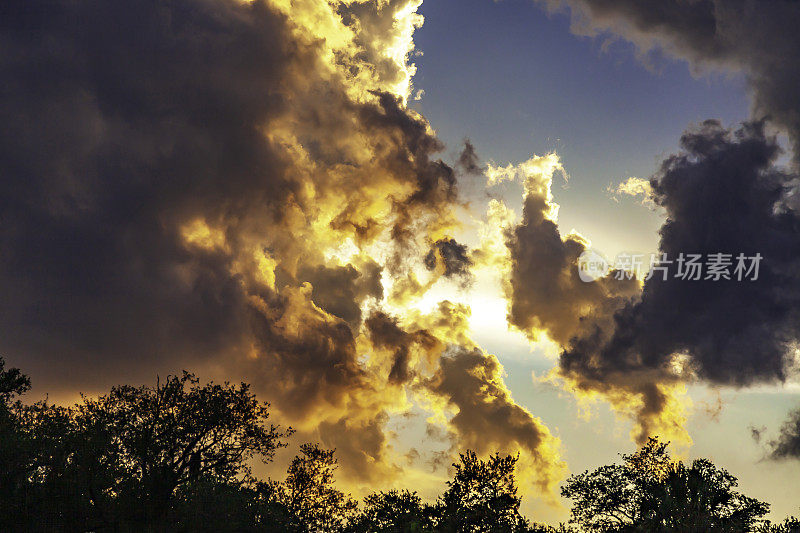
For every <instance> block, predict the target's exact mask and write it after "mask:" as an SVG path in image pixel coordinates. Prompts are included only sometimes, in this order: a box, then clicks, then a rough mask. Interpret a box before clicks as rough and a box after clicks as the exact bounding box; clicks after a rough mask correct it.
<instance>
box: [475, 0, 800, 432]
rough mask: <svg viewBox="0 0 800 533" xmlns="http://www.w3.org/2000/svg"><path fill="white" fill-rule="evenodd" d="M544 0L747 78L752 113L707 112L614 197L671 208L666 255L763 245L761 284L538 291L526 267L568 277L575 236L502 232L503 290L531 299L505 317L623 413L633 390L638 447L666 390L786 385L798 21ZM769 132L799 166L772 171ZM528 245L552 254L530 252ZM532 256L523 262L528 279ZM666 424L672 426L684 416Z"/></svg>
mask: <svg viewBox="0 0 800 533" xmlns="http://www.w3.org/2000/svg"><path fill="white" fill-rule="evenodd" d="M543 3H545V4H546V5H547V6H548V7H549V8H551V9H560V8H565V7H566V8H568V9H569V10H570V12H571V15H572V21H573V25H572V28H573V31H574V32H576V33H578V34H582V35H591V36H597V35H600V36H605V37H608V36H611V37H617V38H623V39H626V40H628V41H630V42H632V43H634V44H635V45H636V46H637V49H638V51H639V53H640V55H641V57H643V58H644V59H645V60H647V59H648V57H647V54H657V53H666V54H667V55H670V56H672V57H676V58H680V59H684V60H686V61H688V62H689V64H690V66H691V67H692V68H693V70H694V71H695V72H697V73H702V72H704V71H708V70H710V69H726V70H732V71H736V72H741V73H743V75H744V76H745V78H746V80H747V82H748V84H749V87H750V89H751V96H752V112H753V116H754V117H756V119H754V120H752V121H751V122H748V123H746V124H744V125H742V127H741V128H739V129H737V130H735V131H731V130H729V129H726V128H724V127H723V126H722V125H721V124H720V123H719V122H717V121H715V120H708V121H705V122H703V123H702V124H699V125H697V126H695V127H692V128H690V129H689V130H687V132H686V133H684V135H683V136H682V137H681V141H680V144H681V152H680V153H678V154H675V155H673V156H670V157H668V158H667V159H666V160H665V161H664V162H663V163H662V164H661V166H660V168H659V169H658V171H657V172H656V174H655V175H654V176H653V178H652V179H651V180H650V182H649V184H648V185H649V186H648V187H643V185H644V183H642V182H641V181H636V182H631V181H629V182H627V183H626V184H625V185H626V186H625V187H624V188H623V189H624V190H620V192H632V191H631V190H630V187H629V186H630V185H635V186H636V192H646V193H648V196H649V197H650V199H651V200H652V201H654V202H655V203H656V204H657V205H659V206H661V207H663V208H664V209H665V211H666V215H667V221H666V223H665V224H664V226H663V227H662V228H661V231H660V236H661V240H660V245H659V248H660V251H661V252H662V253H665V254H667V257H668V259H670V260H673V261H674V260H675V259H677V258H678V256H679V254H681V253H684V254H688V253H700V254H710V253H727V254H731V255H732V256H733V257H734V258H735V257H737V256H738V254H744V255H746V256H754V255H755V254H757V253H760V254H761V255H762V256H763V259H762V263H761V265H762V267H761V272H760V276H759V279H758V280H757V281H755V282H749V283H741V282H736V281H726V280H723V281H722V282H712V281H710V280H709V281H705V280H700V281H696V282H686V281H683V280H676V279H674V278H672V279H667V280H662V279H661V278H660V277H658V276H654V277H652V278H650V279H649V280H647V281H646V282H645V284H644V287H643V290H642V292H641V294H640V295H637V294H628V295H627V296H626V298H627V301H625V300H619V299H618V298H616V297H615V296H613V295H612V296H611V298H609V297H608V295H603V294H602V291H601V290H600V289H601V288H603V287H604V286H605V285H606V283H607V281H606V279H601V280H598V281H597V282H594V283H592V285H597V287H595V288H594V289H588V288H582V289H579V290H578V292H577V293H575V292H574V291H569V290H567V291H564V290H561V289H562V288H564V287H569V286H570V285H569V284H566V285H565V284H564V282H563V281H561V283H560V284H554V285H546V284H544V283H540V285H537V284H536V281H535V280H533V278H534V277H535V275H534V272H536V271H537V270H538V269H539V268H544V267H540V266H539V264H542V265H545V266H546V265H556V266H554V267H553V269H552V270H553V271H552V272H550V277H549V279H553V280H556V279H557V280H563V279H565V278H564V276H563V275H562V276H560V277H559V276H558V274H557V273H559V272H566V271H567V268H568V267H567V265H569V264H570V263H571V264H572V267H571V268H572V269H573V271H574V268H575V267H574V260H575V257H576V256H577V255H578V254H579V253H581V251H582V249H583V244H582V243H580V242H576V241H575V240H574V239H570V238H569V237H567V238H565V239H563V240H562V239H561V238H560V237H558V238H555V237H553V236H552V234H553V231H549V232H548V234H549V235H550V238H549V240H548V241H547V242H549V243H550V245H549V248H548V246H546V245H545V246H542V245H539V246H537V245H535V244H533V243H535V242H537V240H539V241H541V239H542V236H541V234H540V233H539V232H532V231H531V225H530V224H529V223H528V224H525V223H523V225H522V226H520V227H519V228H518V229H517V230H516V231H515V236H514V238H512V239H511V240H510V241H509V248H510V250H511V252H512V260H513V261H514V264H515V265H516V266H515V270H514V272H515V277H513V278H512V281H511V283H512V286H514V284H516V285H518V286H520V287H523V286H530V287H532V290H531V291H530V293H529V294H527V295H525V294H524V291H522V290H521V289H520V290H514V291H512V292H511V304H510V305H511V308H510V309H511V312H510V320H511V321H512V323H514V324H515V325H517V326H518V327H520V328H521V329H523V330H526V331H531V330H532V331H536V330H537V329H541V330H545V331H547V332H548V334H549V335H550V336H551V337H552V338H554V339H555V340H557V341H558V342H559V343H560V344H561V346H562V347H563V349H564V351H563V353H562V355H561V358H560V368H559V371H558V374H559V377H560V378H561V379H564V380H565V382H566V384H567V386H568V387H569V388H571V389H573V390H578V391H579V392H581V393H588V394H600V395H602V396H605V397H606V398H608V399H609V400H610V401H611V402H612V404H614V405H615V406H616V407H617V408H619V409H621V410H623V411H625V408H624V406H625V405H626V404H629V400H630V399H631V398H638V400H637V402H636V404H637V405H638V407H637V408H636V409H634V411H635V413H636V415H635V416H636V418H637V420H638V421H639V422H638V423H639V426H640V430H641V431H639V432H638V435H635V437H636V438H637V440H641V439H642V438H643V437H644V436H646V434H647V433H648V432H652V431H654V430H655V429H657V427H655V428H654V427H652V424H651V423H648V417H649V418H651V419H652V418H653V417H655V418H656V419H659V418H663V416H664V414H665V413H669V412H670V410H673V409H674V407H675V405H676V404H675V402H674V394H668V393H667V391H669V390H673V388H674V387H676V386H679V384H680V383H681V382H683V381H685V380H687V379H690V378H691V379H694V378H700V379H703V380H705V381H708V382H711V383H715V384H723V385H732V386H748V385H751V384H754V383H770V382H781V381H784V380H785V379H786V378H787V376H788V375H789V373H790V372H791V371H792V368H793V367H794V365H795V364H796V362H795V357H796V356H795V348H796V346H797V342H798V334H799V333H800V330H798V326H797V324H798V320H797V318H798V317H797V311H796V309H797V305H798V303H799V302H798V300H797V293H798V287H800V283H799V282H800V280H798V279H797V274H796V273H797V271H798V270H797V267H798V265H797V261H796V257H798V255H797V254H798V244H800V238H798V229H800V226H799V224H798V223H800V219H798V216H797V213H796V207H797V201H796V190H797V185H798V183H799V180H798V176H797V174H796V169H797V162H798V157H800V150H798V147H799V146H800V106H798V102H797V97H796V94H797V87H798V81H800V67H798V65H800V61H797V60H793V58H795V59H796V58H797V54H798V50H800V41H798V39H799V37H798V34H797V32H795V31H793V30H792V29H791V28H792V27H794V26H795V25H796V24H797V23H798V21H800V4H798V3H797V2H791V1H783V0H777V1H775V2H754V1H750V0H734V1H730V2H728V1H724V2H723V1H721V0H698V1H695V2H683V1H679V0H670V1H665V2H657V3H656V2H636V1H629V0H547V1H545V2H543ZM765 116H766V117H767V118H766V119H762V118H761V117H765ZM769 128H773V129H772V130H769ZM775 129H778V130H781V131H783V132H785V133H786V134H787V135H788V137H789V139H790V141H791V142H792V144H793V154H792V155H793V156H794V160H793V163H792V168H782V167H780V166H779V165H778V164H777V160H778V157H779V155H780V148H779V146H778V143H777V142H776V139H775V137H774V136H773V135H771V134H770V133H768V131H775ZM506 174H507V173H505V172H503V173H500V174H499V176H501V177H502V176H504V175H506ZM490 177H491V176H490ZM648 188H649V189H650V191H647V190H646V189H648ZM544 209H547V207H546V206H545V207H544V208H538V209H536V210H535V211H542V212H543V211H544ZM533 227H536V225H535V224H534V225H533ZM525 233H527V234H525ZM534 249H539V250H548V249H549V250H550V251H549V252H544V251H540V252H531V251H530V250H534ZM525 265H531V268H530V269H529V271H528V272H526V271H525ZM672 268H673V269H674V268H676V265H672ZM546 270H547V269H546V268H544V271H546ZM567 279H568V278H567ZM553 286H555V287H558V289H555V290H554V289H553ZM593 291H594V292H599V293H601V294H600V296H599V298H598V297H597V296H596V295H593V296H592V298H590V299H589V300H588V301H585V300H582V299H581V297H582V296H583V295H585V294H587V293H592V292H593ZM540 298H541V299H543V298H546V299H547V300H549V301H554V302H555V301H559V302H561V303H560V304H555V305H554V306H553V307H554V308H558V307H562V308H564V309H565V312H563V313H560V314H553V313H551V312H550V310H549V306H542V305H537V302H538V301H539V299H540ZM572 302H577V303H582V304H583V306H584V308H586V309H590V308H591V309H597V310H599V312H598V313H597V314H596V317H602V316H605V317H606V318H605V319H602V318H593V319H591V320H587V319H586V318H585V313H582V312H581V311H580V310H579V309H570V304H571V303H572ZM597 302H601V303H599V304H598V303H597ZM609 311H610V312H609ZM570 317H572V318H570ZM620 403H622V405H620ZM671 406H672V407H671ZM672 418H674V419H675V420H678V421H679V420H680V419H681V416H678V417H672ZM659 425H662V424H660V423H659V424H656V426H659ZM635 433H636V431H635Z"/></svg>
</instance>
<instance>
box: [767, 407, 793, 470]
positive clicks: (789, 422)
mask: <svg viewBox="0 0 800 533" xmlns="http://www.w3.org/2000/svg"><path fill="white" fill-rule="evenodd" d="M769 458H770V459H774V460H781V459H800V408H797V409H795V410H794V411H792V412H791V413H789V416H788V418H787V419H786V421H785V422H784V423H783V425H782V426H781V430H780V434H779V435H778V437H777V438H776V439H774V440H771V441H770V442H769Z"/></svg>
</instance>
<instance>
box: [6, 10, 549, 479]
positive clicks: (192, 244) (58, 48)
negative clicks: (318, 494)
mask: <svg viewBox="0 0 800 533" xmlns="http://www.w3.org/2000/svg"><path fill="white" fill-rule="evenodd" d="M419 4H420V2H419V0H362V1H355V2H350V1H348V2H327V1H320V0H299V1H292V2H289V1H284V0H274V1H265V0H255V1H253V2H240V1H237V0H169V1H167V2H156V1H150V0H146V1H144V2H137V3H135V4H134V3H131V2H129V1H124V0H103V1H95V0H87V1H83V2H71V1H68V0H64V1H51V0H48V1H40V0H32V1H30V0H24V1H23V0H11V1H10V2H5V3H4V4H3V6H2V7H1V8H0V42H2V52H0V77H1V78H2V79H3V80H4V81H3V84H2V88H0V91H2V98H0V114H1V115H2V116H3V117H4V121H5V124H4V126H5V127H4V128H3V131H2V132H0V161H2V162H3V167H2V173H3V179H2V180H0V221H1V222H2V223H0V246H2V249H3V254H2V256H0V292H2V294H3V295H4V297H3V299H2V301H0V330H2V331H3V337H2V338H0V351H2V352H3V353H4V354H6V355H7V356H8V359H9V360H10V361H19V363H18V364H19V366H21V367H23V368H25V370H26V371H27V372H30V373H31V374H32V375H33V376H34V378H35V380H36V383H37V384H38V385H39V386H40V387H41V389H42V390H48V391H51V392H53V393H56V394H58V393H62V394H69V393H74V392H75V391H76V390H84V391H86V392H89V393H92V392H94V391H97V390H101V389H104V388H106V387H107V386H109V385H110V384H112V383H116V382H118V381H120V380H125V381H149V380H150V379H152V375H153V374H154V373H155V372H161V373H167V372H175V371H177V370H179V369H180V368H184V367H186V368H191V369H192V370H196V371H198V372H201V373H209V374H212V375H216V376H218V377H233V378H240V377H241V378H245V379H247V380H248V381H251V382H253V385H254V387H255V388H256V390H258V391H259V394H260V395H263V396H264V397H265V399H267V400H269V401H270V402H272V406H273V409H274V410H275V411H276V415H277V416H278V418H281V420H282V421H283V422H285V423H289V424H291V425H293V426H295V427H297V428H298V429H299V431H300V433H302V434H304V435H311V436H313V438H315V439H318V440H321V441H322V442H323V443H324V444H325V445H326V446H335V447H337V448H338V450H339V451H338V453H339V456H340V459H341V463H342V465H343V467H344V472H343V473H344V474H345V475H346V476H349V477H350V478H351V479H357V480H369V479H374V478H376V477H380V478H382V479H389V478H391V477H392V476H394V475H396V473H397V469H396V460H399V459H401V458H400V457H399V456H398V457H395V456H394V451H393V448H392V445H391V442H390V439H391V436H392V435H391V432H390V431H389V430H388V429H387V424H388V421H389V419H390V417H392V416H394V415H401V414H404V413H407V412H408V411H409V409H410V406H411V405H412V402H413V401H414V400H415V398H416V397H417V396H419V398H420V401H425V402H426V405H428V406H429V407H430V408H431V409H433V410H437V409H440V408H441V410H440V411H438V415H437V416H438V417H439V418H438V419H439V420H440V422H441V423H442V424H445V425H447V424H449V423H450V422H449V420H450V418H452V416H457V413H458V412H459V409H460V408H462V407H463V408H464V409H468V408H469V407H470V404H469V402H456V401H454V400H452V398H451V396H450V394H451V393H452V391H449V390H445V389H442V390H437V391H435V392H431V391H430V389H431V387H433V383H434V381H432V376H434V375H437V373H441V372H442V371H443V365H444V364H445V362H443V361H445V360H444V359H442V354H443V353H444V351H445V349H446V348H447V347H448V346H450V349H457V347H458V346H459V345H464V346H470V348H471V347H472V346H471V344H470V343H471V341H469V338H468V335H467V332H466V329H465V324H466V322H465V319H464V317H465V316H467V315H468V309H464V308H463V307H460V306H458V305H455V304H450V303H449V302H442V303H441V304H440V305H439V306H438V307H437V308H435V309H434V311H433V312H431V313H428V314H422V313H419V312H411V311H409V313H408V314H407V315H404V316H394V315H393V314H392V313H390V312H389V311H387V310H386V309H384V307H385V304H386V301H387V300H391V299H392V295H393V294H396V293H400V292H402V293H403V294H405V295H406V297H408V298H411V297H417V296H420V295H422V294H423V293H424V292H425V290H427V289H428V288H429V287H430V286H431V283H433V282H435V281H436V279H437V278H438V277H441V276H445V277H454V276H455V277H458V278H463V279H466V278H467V277H468V275H469V269H470V267H471V265H472V260H471V259H470V257H469V251H468V250H467V249H466V247H464V246H463V245H461V244H459V243H457V242H456V241H455V240H454V239H453V232H454V230H455V228H456V227H457V217H456V214H455V209H456V207H457V206H458V205H459V202H460V200H459V198H458V189H457V183H456V172H455V171H454V169H453V167H451V166H450V165H448V164H447V163H445V162H443V161H442V160H441V159H440V158H439V157H438V155H437V154H438V153H439V152H440V151H441V150H442V149H443V146H442V144H441V143H440V142H439V141H438V140H437V139H436V137H435V136H434V135H433V132H432V129H431V128H430V126H429V125H428V123H427V122H426V121H425V119H424V118H423V117H422V116H420V115H419V114H417V113H416V112H414V111H413V110H410V109H408V108H407V107H406V101H407V99H408V97H409V95H410V94H411V91H412V89H413V86H412V76H413V73H414V67H413V65H411V64H410V63H409V62H408V58H409V55H410V53H411V51H412V50H413V40H412V37H413V31H414V29H415V28H416V27H418V26H419V24H421V22H422V19H421V17H420V16H419V15H418V14H417V13H416V10H417V8H418V7H419ZM464 161H465V162H467V163H468V160H467V159H465V160H464ZM465 162H462V163H461V165H462V166H463V165H464V164H466V163H465ZM465 170H468V169H465ZM431 254H432V255H431ZM426 256H430V257H426ZM426 264H427V265H431V264H432V265H433V270H432V272H427V270H426ZM424 275H428V277H430V282H428V281H424V282H420V281H418V280H417V277H418V276H424ZM404 287H405V288H404ZM464 349H466V348H464ZM446 361H449V359H447V360H446ZM487 361H488V359H487ZM489 366H490V367H491V366H492V365H491V364H490V365H489ZM493 368H494V367H492V368H490V370H491V372H494V373H496V372H495V370H494V369H493ZM65 376H66V377H67V378H65ZM487 379H489V380H490V381H491V383H492V384H494V386H497V387H504V385H503V384H502V377H501V376H499V375H493V377H491V378H487ZM498 390H499V389H498ZM503 390H505V389H503ZM475 392H476V394H478V393H480V391H479V390H477V389H476V391H475ZM434 396H435V397H437V398H439V399H440V401H439V402H438V403H431V402H429V401H428V399H426V398H428V397H434ZM496 401H497V402H499V403H498V405H503V406H505V407H504V408H505V409H510V410H512V411H515V412H516V410H519V409H521V408H519V407H518V406H516V404H515V403H514V402H513V400H512V399H511V397H510V395H508V393H507V391H505V392H504V393H503V394H500V395H497V400H496ZM520 420H521V421H520ZM490 422H491V423H493V424H494V425H495V426H496V427H497V428H499V429H498V430H497V432H498V433H497V434H498V435H500V437H498V438H497V439H496V441H495V442H496V443H497V445H498V446H501V445H506V444H507V445H509V446H511V445H512V444H513V443H520V444H519V446H521V447H522V449H523V452H524V453H525V454H527V455H528V456H530V457H537V458H539V459H537V460H536V461H538V462H537V463H536V464H537V465H539V466H540V467H541V468H540V469H541V472H542V473H541V475H539V474H536V477H537V479H544V478H547V479H550V477H552V476H551V475H550V473H549V472H551V471H552V469H553V468H555V467H554V466H553V465H557V464H559V462H560V459H559V458H558V451H557V447H558V446H557V444H558V443H557V440H555V439H553V438H552V436H551V435H550V433H549V431H548V430H547V428H546V427H544V426H543V425H542V424H541V423H540V422H539V421H538V420H537V419H535V418H533V417H531V416H530V415H519V416H518V417H517V421H512V422H508V423H509V424H514V425H515V427H517V428H524V429H517V430H514V431H511V432H509V431H507V430H506V429H505V428H506V424H507V421H505V420H503V419H493V420H489V419H487V424H488V423H490ZM516 432H524V433H525V437H524V438H523V437H521V436H516ZM475 439H476V437H475V434H474V433H471V432H470V430H468V429H466V428H465V429H463V430H462V431H460V432H459V433H458V435H457V440H456V441H455V442H456V445H457V447H459V448H463V447H464V446H466V445H468V444H469V443H472V442H475ZM486 451H487V453H488V451H489V450H488V449H487V450H486ZM532 460H533V459H532Z"/></svg>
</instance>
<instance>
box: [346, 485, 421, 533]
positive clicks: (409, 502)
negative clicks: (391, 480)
mask: <svg viewBox="0 0 800 533" xmlns="http://www.w3.org/2000/svg"><path fill="white" fill-rule="evenodd" d="M433 515H434V509H433V508H432V507H431V506H430V505H427V504H424V503H423V502H422V499H421V498H420V496H419V494H417V493H416V492H409V491H407V490H402V491H398V490H390V491H388V492H376V493H373V494H370V495H368V496H367V497H366V498H364V511H363V512H362V513H361V514H360V516H359V517H358V520H357V521H356V523H355V525H354V526H353V527H352V528H351V531H354V532H356V531H357V532H365V533H366V532H378V531H382V532H387V533H388V532H391V533H416V532H421V531H433V525H434V516H433Z"/></svg>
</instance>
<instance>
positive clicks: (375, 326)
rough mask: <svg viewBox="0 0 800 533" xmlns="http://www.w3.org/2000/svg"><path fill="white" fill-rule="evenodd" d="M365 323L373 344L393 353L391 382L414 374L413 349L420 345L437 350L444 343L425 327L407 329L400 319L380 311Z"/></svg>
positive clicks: (401, 381) (429, 349)
mask: <svg viewBox="0 0 800 533" xmlns="http://www.w3.org/2000/svg"><path fill="white" fill-rule="evenodd" d="M365 325H366V327H367V331H368V332H369V338H370V340H371V341H372V344H373V346H375V347H376V348H379V349H385V350H389V351H390V352H391V353H392V360H391V364H390V365H389V375H388V378H389V382H391V383H405V382H407V381H409V379H410V378H411V374H412V370H411V367H412V363H413V362H412V360H411V358H412V353H411V351H412V349H414V347H415V346H416V347H419V348H420V349H421V350H422V351H423V352H426V353H427V352H429V351H432V350H435V349H436V348H437V347H439V346H440V345H441V344H442V343H441V341H440V340H439V339H437V338H436V337H435V336H433V335H432V334H430V333H429V332H428V331H426V330H424V329H418V330H415V331H406V330H404V329H403V328H402V327H400V325H399V323H398V320H397V319H396V318H393V317H391V316H389V315H387V314H386V313H382V312H380V311H376V312H373V313H372V314H371V315H370V316H369V318H367V320H366V322H365Z"/></svg>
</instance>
